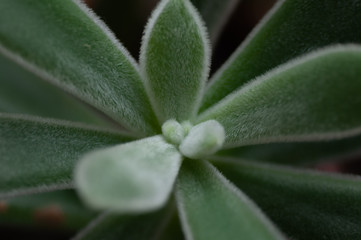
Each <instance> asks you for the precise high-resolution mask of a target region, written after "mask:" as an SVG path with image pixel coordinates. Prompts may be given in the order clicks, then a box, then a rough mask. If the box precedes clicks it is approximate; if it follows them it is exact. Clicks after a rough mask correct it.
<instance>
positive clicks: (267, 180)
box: [216, 161, 361, 240]
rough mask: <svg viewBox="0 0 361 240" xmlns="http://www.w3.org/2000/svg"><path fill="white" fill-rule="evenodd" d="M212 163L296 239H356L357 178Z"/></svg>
mask: <svg viewBox="0 0 361 240" xmlns="http://www.w3.org/2000/svg"><path fill="white" fill-rule="evenodd" d="M216 166H217V167H218V168H219V169H220V171H222V173H224V174H225V176H227V177H228V178H229V179H230V180H231V181H232V182H233V183H234V184H236V185H237V186H238V187H240V188H241V189H242V190H243V191H244V192H245V193H247V194H248V195H249V196H250V197H251V198H252V199H253V200H254V201H255V202H256V203H257V204H258V205H259V206H260V207H261V208H262V210H263V211H265V212H266V213H267V215H268V216H269V217H270V218H271V220H273V221H274V222H275V223H276V224H277V226H279V227H280V228H281V230H282V231H284V232H285V233H286V234H287V235H289V236H292V237H293V238H294V239H329V240H336V239H337V240H338V239H340V240H341V239H360V238H361V225H360V222H361V208H360V199H361V179H360V178H359V177H351V176H342V175H331V174H325V173H317V172H312V171H302V170H295V169H292V168H284V167H276V166H273V167H272V166H269V165H262V164H251V163H247V162H226V161H222V162H221V161H219V162H217V163H216Z"/></svg>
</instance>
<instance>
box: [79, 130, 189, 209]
mask: <svg viewBox="0 0 361 240" xmlns="http://www.w3.org/2000/svg"><path fill="white" fill-rule="evenodd" d="M181 160H182V157H181V155H180V153H179V152H178V151H177V149H176V148H175V147H174V146H173V145H171V144H169V143H167V142H165V140H164V139H163V137H161V136H155V137H151V138H145V139H142V140H138V141H134V142H130V143H127V144H121V145H117V146H114V147H111V148H106V149H102V150H98V151H94V152H91V153H88V154H87V155H85V156H84V157H83V158H82V159H81V161H80V162H79V164H78V165H77V168H76V171H75V181H76V185H77V187H78V190H79V193H80V194H81V196H82V197H83V198H84V200H85V201H86V202H87V203H88V204H89V205H90V206H92V207H93V208H98V209H105V210H109V209H112V210H114V211H116V212H119V213H135V212H145V211H149V210H153V209H156V208H159V207H161V206H162V205H164V203H165V202H166V201H167V200H168V198H169V194H170V192H171V190H172V188H173V183H174V181H175V178H176V177H177V174H178V171H179V168H180V164H181Z"/></svg>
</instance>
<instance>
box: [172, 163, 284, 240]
mask: <svg viewBox="0 0 361 240" xmlns="http://www.w3.org/2000/svg"><path fill="white" fill-rule="evenodd" d="M176 186H177V187H176V197H177V198H176V199H177V203H178V209H179V214H180V217H181V222H182V227H183V230H184V233H185V235H186V238H187V239H188V240H191V239H194V240H213V239H214V240H220V239H227V240H238V239H240V238H242V239H257V240H266V239H267V240H270V239H272V240H276V239H279V240H281V239H284V238H283V237H282V236H281V234H280V233H279V232H278V230H277V229H276V228H275V227H274V226H273V225H272V224H271V223H270V222H269V221H268V219H267V218H266V217H265V216H264V215H263V214H262V212H261V211H260V210H259V209H258V207H257V206H256V205H255V204H254V203H253V202H251V200H250V199H248V197H247V196H246V195H244V194H243V193H242V192H241V191H240V190H239V189H237V188H236V187H235V186H234V185H232V184H231V183H230V182H229V181H228V180H227V179H225V178H224V177H223V176H222V175H221V173H219V172H218V171H217V170H216V169H215V168H214V167H213V166H212V165H210V164H209V163H206V162H203V161H199V160H185V161H184V163H183V166H182V169H181V171H180V173H179V178H178V182H177V185H176Z"/></svg>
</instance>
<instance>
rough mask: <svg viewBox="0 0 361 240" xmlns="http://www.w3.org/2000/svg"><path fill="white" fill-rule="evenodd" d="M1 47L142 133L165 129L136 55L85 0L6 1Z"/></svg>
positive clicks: (0, 12)
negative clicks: (126, 48)
mask: <svg viewBox="0 0 361 240" xmlns="http://www.w3.org/2000/svg"><path fill="white" fill-rule="evenodd" d="M14 16H16V17H14ZM25 23H26V24H25ZM0 52H2V53H3V54H6V55H7V56H9V57H11V58H12V59H13V60H14V61H15V62H17V63H18V64H20V65H22V66H23V67H25V68H27V69H28V70H30V71H32V72H34V73H36V74H38V75H39V76H40V77H42V78H43V79H45V80H48V81H50V82H51V83H53V84H55V85H57V86H59V87H61V88H63V89H64V90H66V91H68V92H70V93H71V94H73V95H75V96H76V97H78V98H80V99H81V100H83V101H85V102H87V103H89V104H91V105H93V106H95V107H97V108H98V109H99V110H101V111H103V112H104V113H106V114H107V115H109V116H110V117H112V118H113V119H114V120H116V121H118V122H120V123H121V124H122V125H123V126H125V127H126V128H128V129H129V130H133V131H134V132H135V133H137V134H138V135H151V134H154V133H155V132H156V131H157V130H158V131H159V126H158V125H157V123H156V118H155V116H154V114H153V112H152V108H151V106H150V103H149V100H148V98H147V96H146V93H145V90H144V87H143V84H142V81H141V78H140V75H139V73H138V70H137V65H136V63H135V61H134V60H133V59H132V58H131V57H130V56H129V54H128V53H127V51H126V50H125V49H124V47H123V46H121V45H120V43H119V42H118V41H117V40H116V38H115V37H114V36H113V34H112V33H111V32H110V31H109V30H108V28H107V27H106V26H105V25H104V24H103V23H102V22H101V21H100V20H99V19H98V18H97V17H96V16H95V15H94V14H93V13H92V12H90V10H88V9H87V8H86V7H85V5H83V4H82V3H80V1H76V0H66V1H48V0H38V1H32V0H2V1H0Z"/></svg>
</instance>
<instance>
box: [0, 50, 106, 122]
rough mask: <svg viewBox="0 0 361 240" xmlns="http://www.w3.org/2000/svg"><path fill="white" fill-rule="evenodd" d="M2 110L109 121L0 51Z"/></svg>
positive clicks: (79, 120)
mask: <svg viewBox="0 0 361 240" xmlns="http://www.w3.org/2000/svg"><path fill="white" fill-rule="evenodd" d="M0 111H1V112H7V113H22V114H31V115H36V116H41V117H51V118H56V119H63V120H71V121H76V122H84V123H91V124H98V125H99V124H102V125H104V124H106V123H105V121H104V120H102V119H101V118H100V116H99V114H96V113H95V112H94V111H91V110H90V108H89V107H87V106H85V105H84V104H82V103H81V102H79V101H77V100H76V99H74V98H73V97H72V96H70V95H69V94H67V93H65V92H64V91H62V90H61V89H59V88H57V87H55V86H53V85H51V84H49V83H47V82H45V81H43V80H41V79H40V78H39V77H37V76H36V75H35V74H34V73H32V72H30V71H28V70H26V69H24V68H23V67H21V66H19V65H18V64H16V63H15V62H13V61H12V60H10V59H9V58H7V57H6V56H5V55H3V54H1V52H0Z"/></svg>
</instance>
